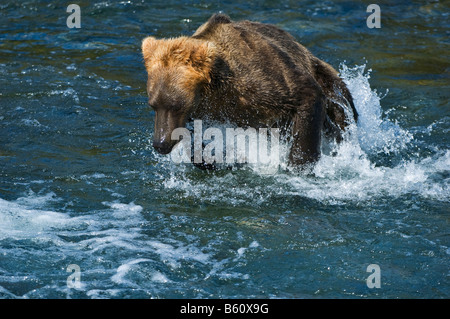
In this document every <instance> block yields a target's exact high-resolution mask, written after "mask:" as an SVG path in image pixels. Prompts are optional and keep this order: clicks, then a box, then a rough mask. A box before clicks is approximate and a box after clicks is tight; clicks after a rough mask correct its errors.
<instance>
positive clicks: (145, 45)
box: [142, 37, 158, 62]
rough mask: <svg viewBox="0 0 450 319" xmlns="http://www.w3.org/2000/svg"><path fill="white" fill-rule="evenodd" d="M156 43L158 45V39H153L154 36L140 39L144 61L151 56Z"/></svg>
mask: <svg viewBox="0 0 450 319" xmlns="http://www.w3.org/2000/svg"><path fill="white" fill-rule="evenodd" d="M157 45H158V40H157V39H155V38H154V37H146V38H145V39H144V40H143V41H142V54H143V56H144V61H145V62H147V61H148V60H149V59H150V58H151V56H152V54H153V52H154V51H155V48H156V47H157Z"/></svg>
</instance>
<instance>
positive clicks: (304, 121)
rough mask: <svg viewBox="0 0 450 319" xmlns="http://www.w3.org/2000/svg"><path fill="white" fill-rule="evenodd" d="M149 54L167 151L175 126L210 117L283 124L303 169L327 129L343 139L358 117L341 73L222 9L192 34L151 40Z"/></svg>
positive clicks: (289, 40) (153, 100) (159, 130)
mask: <svg viewBox="0 0 450 319" xmlns="http://www.w3.org/2000/svg"><path fill="white" fill-rule="evenodd" d="M142 52H143V57H144V62H145V67H146V69H147V73H148V82H147V93H148V99H149V100H148V102H149V105H150V106H151V107H153V109H154V110H155V114H156V116H155V130H154V137H153V146H154V147H155V149H156V150H157V151H158V152H160V153H162V154H168V153H170V151H171V150H172V148H173V147H174V145H175V144H176V143H177V141H174V140H172V139H171V133H172V131H173V130H174V129H175V128H178V127H184V126H185V125H186V123H187V122H188V121H190V120H192V119H210V120H214V121H219V122H220V121H222V122H227V123H234V124H236V125H238V126H239V127H253V128H260V127H265V128H272V127H280V128H281V129H282V132H284V134H285V135H287V136H288V137H289V138H290V141H291V145H292V146H291V150H290V154H289V162H290V164H292V165H294V166H299V165H303V164H307V163H314V162H315V161H317V160H318V159H319V157H320V144H321V136H322V133H325V135H326V136H331V137H333V138H335V139H336V140H337V141H338V142H339V141H340V140H341V139H342V132H343V131H344V130H345V128H346V127H347V126H348V125H349V123H350V121H351V120H350V119H349V118H347V116H346V113H348V114H351V115H350V116H351V117H353V119H354V120H355V121H356V120H357V113H356V110H355V107H354V105H353V101H352V97H351V95H350V92H349V90H348V89H347V87H346V86H345V84H344V82H343V81H342V79H340V78H339V76H338V73H337V72H336V70H335V69H333V67H331V66H330V65H329V64H327V63H325V62H323V61H321V60H319V59H318V58H316V57H315V56H314V55H312V54H311V53H310V52H309V51H308V50H307V49H306V48H305V47H304V46H302V45H301V44H299V43H298V42H297V41H296V40H295V38H294V37H293V36H291V35H290V34H289V33H287V32H286V31H283V30H281V29H279V28H278V27H276V26H273V25H268V24H262V23H257V22H250V21H240V22H233V21H232V20H230V18H229V17H228V16H226V15H223V14H215V15H213V16H212V17H211V18H210V19H209V20H208V21H207V22H206V23H205V24H203V25H202V26H200V27H199V28H198V29H197V31H196V32H195V33H194V34H193V35H192V36H191V37H178V38H171V39H160V40H158V39H155V38H153V37H147V38H145V39H144V40H143V42H142ZM344 108H346V109H347V110H348V112H346V111H345V109H344ZM352 113H353V114H352Z"/></svg>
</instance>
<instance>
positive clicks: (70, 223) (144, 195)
mask: <svg viewBox="0 0 450 319" xmlns="http://www.w3.org/2000/svg"><path fill="white" fill-rule="evenodd" d="M76 3H77V4H79V6H80V8H81V28H79V29H69V28H68V27H67V25H66V19H67V17H68V16H69V14H70V13H67V12H66V8H67V5H68V3H66V2H64V1H54V2H48V1H21V2H17V1H8V0H5V1H2V3H1V4H0V10H1V15H0V298H449V297H450V285H449V275H450V272H449V270H450V269H449V255H450V238H449V233H450V232H449V216H450V215H449V198H450V192H449V177H450V172H449V169H450V151H449V114H450V112H449V111H450V107H449V106H450V105H449V92H450V81H449V74H450V72H449V71H450V67H449V59H448V52H449V51H450V50H449V49H450V47H449V38H450V37H449V22H448V21H450V20H449V12H450V10H449V4H448V2H445V1H394V2H392V1H378V2H377V3H378V5H379V6H380V8H381V28H379V29H370V28H368V27H367V25H366V19H367V17H368V16H369V15H370V13H367V12H366V9H367V6H368V5H369V4H370V3H371V2H370V1H363V2H356V1H320V2H317V1H258V2H254V1H200V2H198V1H171V0H166V1H144V0H142V1H141V0H139V1H138V0H130V1H92V2H89V1H77V2H76ZM216 12H223V13H226V14H228V15H230V16H231V18H232V19H234V20H241V19H248V20H254V21H260V22H264V23H272V24H275V25H277V26H279V27H281V28H283V29H285V30H287V31H288V32H290V33H291V34H293V35H294V36H295V37H296V38H297V39H298V40H299V41H300V42H301V43H302V44H304V45H305V46H306V47H308V48H309V49H310V50H311V51H312V52H313V53H314V54H315V55H317V56H318V57H319V58H321V59H323V60H324V61H327V62H328V63H330V64H332V65H333V66H334V67H335V68H336V69H337V70H339V72H340V74H341V76H342V78H343V79H344V80H345V82H346V83H347V85H348V87H349V89H350V91H351V93H352V95H353V97H354V100H355V105H356V108H357V110H358V112H359V114H360V120H359V122H358V123H357V124H353V125H352V127H351V131H352V134H351V136H350V137H348V138H347V139H346V141H345V142H344V143H342V144H341V145H339V146H336V148H335V150H334V151H335V152H334V153H335V154H334V155H332V153H333V152H328V153H326V152H325V154H324V156H322V158H321V160H320V161H319V163H318V164H317V165H316V167H315V168H314V170H313V171H312V172H311V173H310V174H302V173H298V172H291V171H289V170H286V169H285V166H283V165H280V167H276V168H274V167H271V168H270V169H267V167H258V166H256V167H254V166H246V165H243V166H236V167H234V168H233V169H232V170H217V171H203V170H199V169H197V168H195V167H193V166H191V165H178V164H174V163H173V162H172V161H171V160H170V156H163V155H159V154H157V153H156V152H155V151H154V150H153V148H152V145H151V139H152V135H153V120H154V112H153V111H152V110H151V109H150V108H149V107H148V105H147V96H146V79H147V75H146V72H145V68H144V66H143V61H142V56H141V52H140V45H141V41H142V39H143V38H144V37H146V36H148V35H152V36H155V37H164V38H167V37H176V36H180V35H191V34H192V33H193V32H194V31H195V30H196V28H197V27H198V26H199V25H201V24H202V23H203V22H205V21H206V20H207V19H208V18H209V17H210V16H211V15H212V14H213V13H216ZM282 164H283V163H282ZM73 264H75V265H78V267H79V269H80V281H79V284H80V285H79V286H77V287H73V286H72V285H71V284H70V280H69V284H68V277H69V276H70V275H72V273H71V272H68V271H67V269H68V267H69V265H73ZM371 264H376V265H378V266H379V269H380V272H379V277H378V278H379V280H380V288H370V285H368V284H367V278H368V277H369V276H370V275H371V274H372V273H371V272H368V271H367V270H368V266H369V265H371ZM69 270H70V267H69ZM69 279H70V278H69Z"/></svg>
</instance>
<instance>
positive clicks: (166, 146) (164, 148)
mask: <svg viewBox="0 0 450 319" xmlns="http://www.w3.org/2000/svg"><path fill="white" fill-rule="evenodd" d="M153 147H154V148H155V149H156V151H158V153H160V154H163V155H166V154H169V153H170V151H172V145H171V144H170V143H166V142H161V141H153Z"/></svg>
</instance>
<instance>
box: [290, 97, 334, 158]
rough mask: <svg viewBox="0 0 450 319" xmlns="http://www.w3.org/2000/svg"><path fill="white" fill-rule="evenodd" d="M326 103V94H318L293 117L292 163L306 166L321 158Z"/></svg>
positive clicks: (298, 109) (306, 102)
mask: <svg viewBox="0 0 450 319" xmlns="http://www.w3.org/2000/svg"><path fill="white" fill-rule="evenodd" d="M324 103H325V98H324V96H323V95H322V94H317V95H315V97H314V98H311V99H308V100H307V101H305V103H304V104H303V105H302V106H301V107H298V108H297V110H296V112H295V114H294V117H293V119H292V121H293V123H292V137H293V142H292V146H291V151H290V154H289V163H290V165H293V166H304V165H306V164H310V163H315V162H317V161H318V160H319V158H320V142H321V135H322V126H323V120H324V116H325V104H324Z"/></svg>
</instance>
